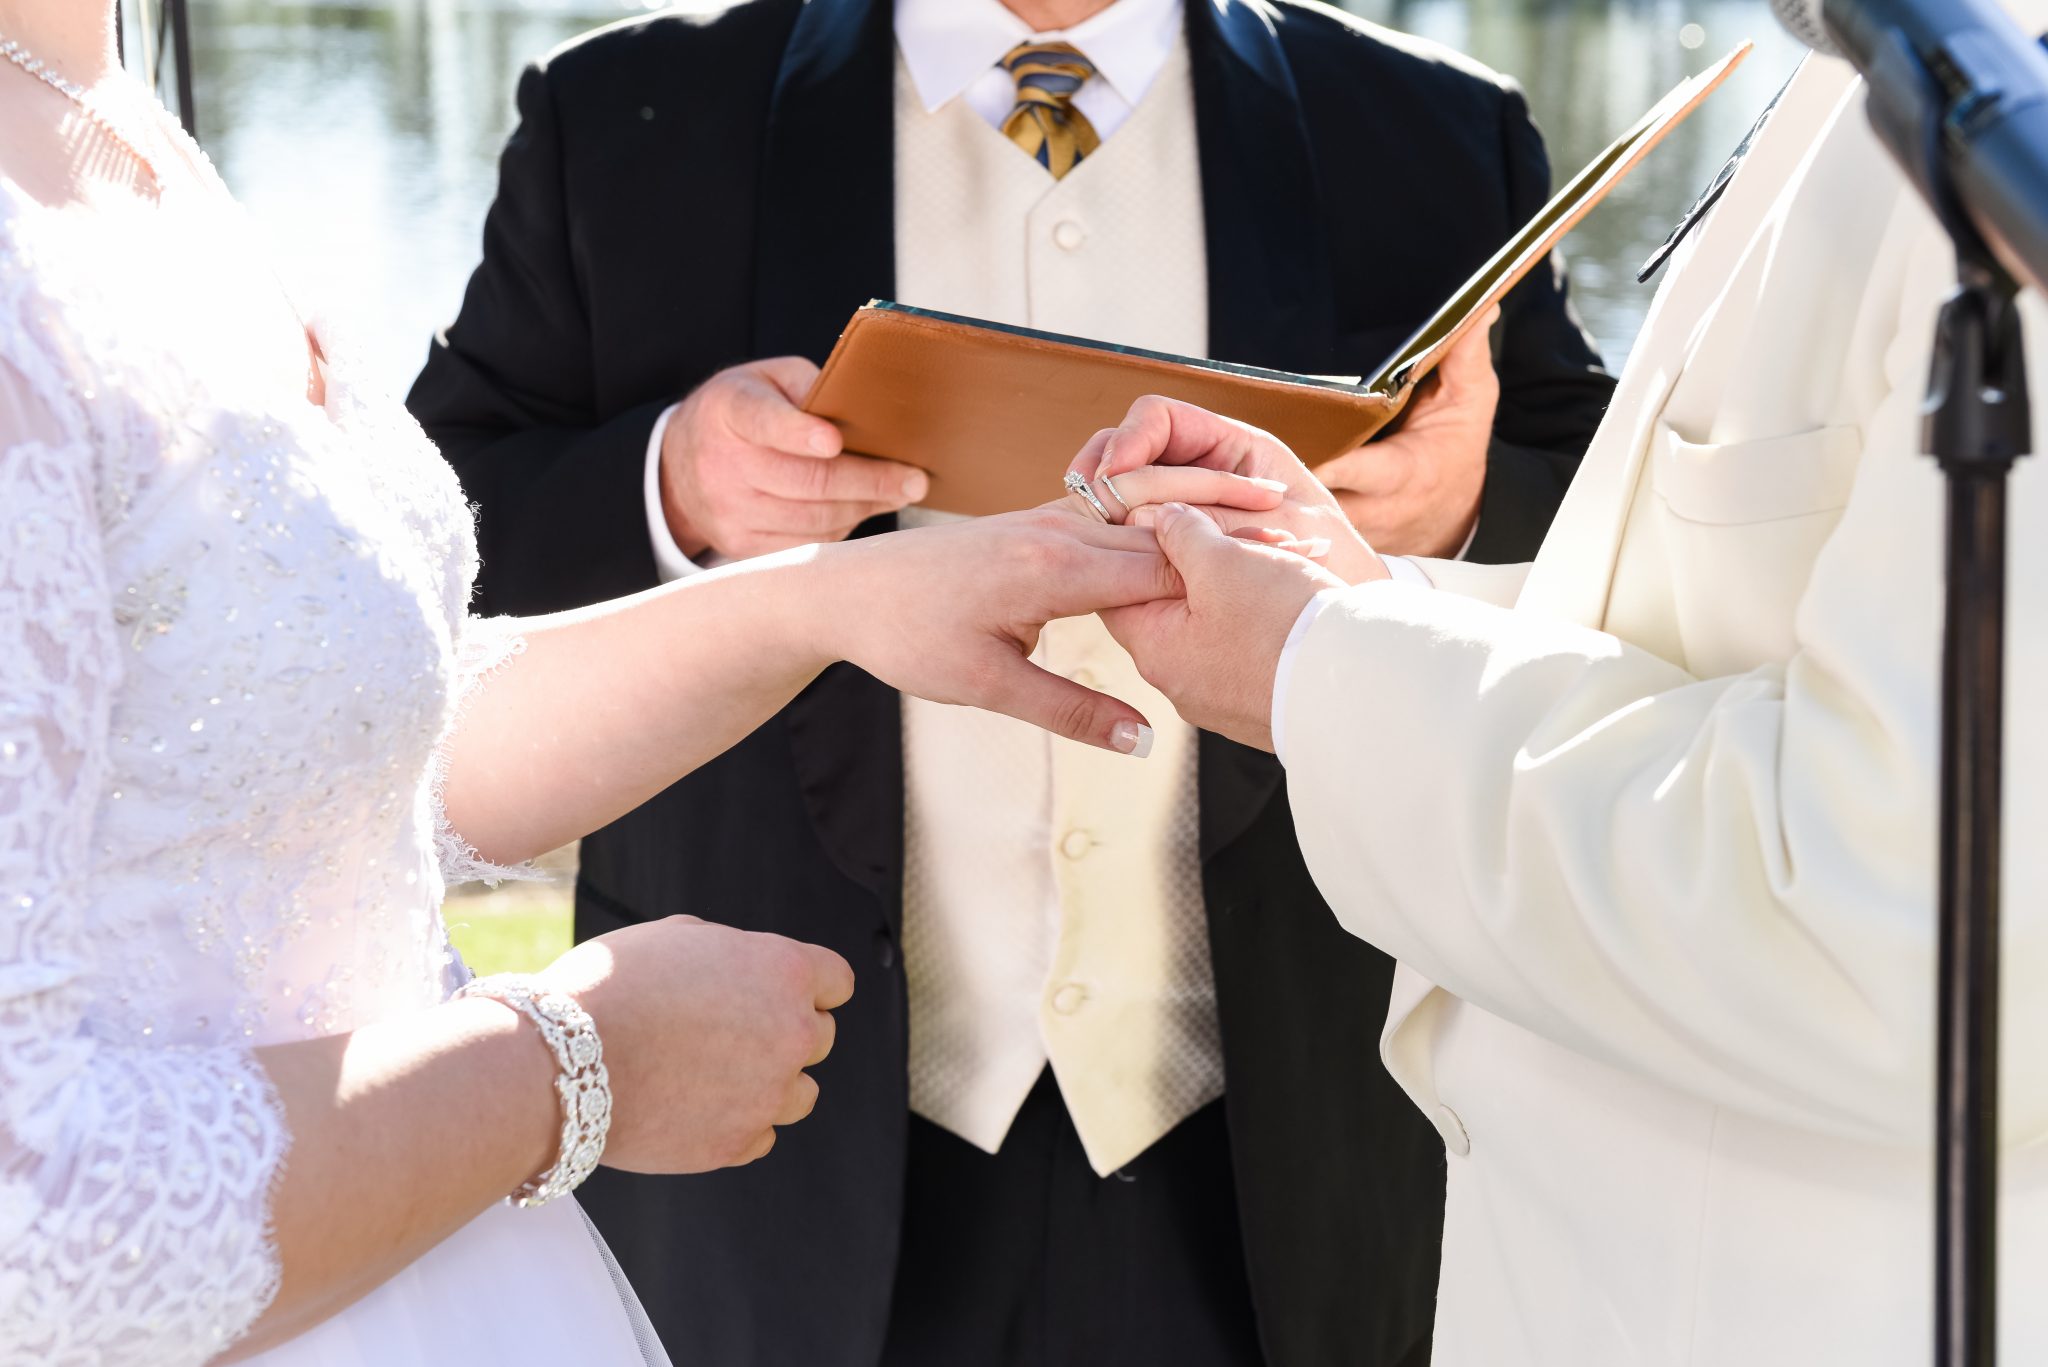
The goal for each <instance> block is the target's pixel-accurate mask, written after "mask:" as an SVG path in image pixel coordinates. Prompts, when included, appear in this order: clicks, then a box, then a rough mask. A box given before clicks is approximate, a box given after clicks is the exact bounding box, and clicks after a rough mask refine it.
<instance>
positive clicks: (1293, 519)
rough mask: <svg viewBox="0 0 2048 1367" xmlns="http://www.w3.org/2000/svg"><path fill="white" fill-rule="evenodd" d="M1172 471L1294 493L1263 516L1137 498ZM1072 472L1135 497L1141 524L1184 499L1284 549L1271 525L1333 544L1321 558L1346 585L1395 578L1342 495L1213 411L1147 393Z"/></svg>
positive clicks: (1254, 432)
mask: <svg viewBox="0 0 2048 1367" xmlns="http://www.w3.org/2000/svg"><path fill="white" fill-rule="evenodd" d="M1165 468H1174V469H1182V470H1187V469H1206V470H1211V471H1216V472H1228V473H1232V474H1237V475H1244V476H1250V477H1256V478H1259V479H1261V480H1262V481H1267V482H1272V483H1277V484H1278V485H1280V486H1281V487H1282V488H1284V489H1285V490H1286V495H1285V497H1284V499H1283V500H1282V501H1281V502H1280V503H1279V504H1278V505H1277V506H1275V507H1273V508H1272V509H1270V510H1267V511H1265V512H1263V513H1260V514H1250V513H1246V512H1244V511H1243V510H1241V509H1238V508H1232V507H1226V506H1218V505H1216V504H1215V503H1213V502H1211V501H1209V500H1205V499H1202V498H1199V497H1197V498H1189V497H1185V496H1183V495H1180V494H1169V495H1166V496H1165V497H1162V498H1157V499H1153V498H1145V499H1142V500H1141V499H1140V498H1139V497H1137V494H1138V492H1139V491H1140V489H1141V488H1142V486H1140V485H1139V484H1138V483H1137V482H1136V481H1139V480H1140V479H1141V478H1143V477H1146V476H1149V475H1152V474H1154V472H1156V471H1159V470H1162V469H1165ZM1068 469H1069V470H1070V471H1072V472H1073V473H1076V474H1079V475H1081V476H1082V477H1083V478H1086V479H1090V480H1091V481H1092V485H1091V487H1094V488H1102V487H1104V486H1105V485H1109V486H1113V487H1114V488H1115V489H1116V490H1118V491H1120V492H1122V494H1123V496H1124V497H1125V498H1126V499H1129V500H1130V504H1131V507H1132V509H1133V510H1134V511H1133V513H1132V515H1131V520H1132V521H1133V522H1134V523H1135V524H1136V525H1139V526H1149V525H1151V523H1152V522H1153V520H1154V519H1155V518H1156V517H1157V516H1158V508H1157V504H1159V503H1165V502H1176V503H1182V504H1186V505H1187V506H1189V507H1192V508H1195V509H1196V510H1198V511H1200V512H1202V513H1204V514H1206V515H1207V516H1208V517H1209V518H1210V519H1211V520H1213V521H1214V522H1216V524H1217V525H1218V526H1220V527H1222V528H1223V530H1225V531H1226V532H1230V533H1232V534H1234V535H1241V536H1242V535H1247V534H1248V533H1249V534H1250V537H1251V539H1255V540H1263V541H1267V542H1269V543H1273V544H1278V542H1277V540H1276V538H1273V537H1270V536H1261V535H1259V531H1260V529H1261V528H1262V527H1263V526H1264V525H1266V524H1269V523H1271V522H1276V521H1277V522H1279V523H1280V524H1282V525H1283V526H1284V527H1285V528H1286V529H1287V530H1288V531H1289V532H1291V533H1292V534H1293V535H1294V536H1295V537H1298V538H1303V539H1307V540H1312V541H1315V542H1327V543H1328V546H1329V552H1328V554H1327V555H1326V556H1323V557H1319V558H1320V559H1322V562H1323V564H1324V565H1325V566H1326V567H1327V568H1328V569H1329V570H1330V572H1331V573H1332V574H1335V575H1336V576H1337V577H1338V578H1340V579H1342V580H1344V581H1345V582H1346V583H1351V584H1362V583H1364V582H1365V581H1367V580H1369V579H1384V578H1386V577H1387V570H1386V566H1384V565H1383V564H1381V563H1380V558H1379V556H1378V555H1376V554H1375V553H1374V552H1373V549H1372V547H1371V546H1369V545H1367V544H1366V542H1365V538H1363V537H1361V536H1360V535H1359V534H1358V530H1357V528H1355V527H1353V526H1352V525H1351V519H1350V518H1349V517H1347V516H1345V513H1344V509H1343V507H1342V506H1341V505H1340V504H1339V503H1338V501H1337V496H1336V495H1335V494H1333V493H1331V492H1330V490H1329V489H1328V488H1327V487H1326V486H1325V485H1324V484H1323V482H1322V481H1321V480H1319V479H1317V478H1316V477H1315V475H1314V474H1313V473H1312V472H1310V470H1309V469H1308V467H1307V466H1305V465H1303V464H1302V463H1301V461H1300V460H1299V459H1297V458H1296V457H1295V454H1294V452H1293V451H1291V450H1289V449H1288V448H1287V446H1286V444H1285V443H1284V442H1281V441H1280V440H1279V439H1277V438H1275V437H1273V436H1270V435H1269V434H1267V433H1265V432H1262V431H1260V430H1259V429H1258V428H1256V427H1252V426H1249V425H1247V424H1245V423H1241V422H1238V421H1236V420H1234V419H1231V418H1225V417H1221V416H1219V415H1217V414H1215V413H1211V412H1210V411H1209V410H1208V409H1206V408H1197V407H1196V406H1195V405H1193V404H1191V403H1183V402H1181V401H1180V400H1178V399H1166V398H1160V397H1159V396H1157V395H1147V396H1146V397H1144V398H1142V399H1139V400H1138V401H1137V402H1136V403H1134V404H1132V405H1131V409H1130V412H1129V413H1128V414H1126V415H1125V417H1124V420H1123V423H1122V425H1121V426H1118V427H1110V428H1104V429H1103V430H1102V431H1100V432H1097V433H1096V434H1095V435H1094V436H1093V437H1092V438H1090V439H1089V441H1088V444H1087V445H1086V446H1084V447H1082V448H1081V452H1080V454H1079V455H1077V456H1075V457H1074V461H1073V464H1072V465H1070V466H1069V467H1068Z"/></svg>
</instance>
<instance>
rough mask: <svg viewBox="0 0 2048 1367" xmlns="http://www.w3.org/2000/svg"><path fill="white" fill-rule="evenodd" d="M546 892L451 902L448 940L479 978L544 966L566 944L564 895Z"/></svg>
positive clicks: (567, 930)
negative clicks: (540, 894)
mask: <svg viewBox="0 0 2048 1367" xmlns="http://www.w3.org/2000/svg"><path fill="white" fill-rule="evenodd" d="M549 891H550V892H551V893H552V895H551V896H547V897H536V896H533V895H532V894H531V893H527V894H525V895H517V894H515V895H507V894H506V893H503V892H499V893H487V894H484V895H481V896H470V897H457V898H454V899H452V900H450V901H449V903H448V908H447V917H448V938H449V939H451V940H453V941H454V942H455V947H456V948H457V949H458V950H460V951H462V957H463V959H464V960H466V961H467V962H468V964H469V966H470V968H471V969H473V970H475V971H476V973H477V974H478V975H479V976H481V975H483V974H485V973H533V972H536V971H538V970H540V969H543V968H546V967H547V966H548V965H549V964H551V963H553V962H554V961H555V959H556V958H558V957H559V956H560V955H561V954H562V953H564V952H565V951H566V950H567V949H568V948H569V943H570V933H569V897H568V892H567V890H566V889H562V890H559V891H557V890H554V889H550V890H549Z"/></svg>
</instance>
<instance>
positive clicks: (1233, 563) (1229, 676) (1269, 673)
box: [1102, 503, 1343, 750]
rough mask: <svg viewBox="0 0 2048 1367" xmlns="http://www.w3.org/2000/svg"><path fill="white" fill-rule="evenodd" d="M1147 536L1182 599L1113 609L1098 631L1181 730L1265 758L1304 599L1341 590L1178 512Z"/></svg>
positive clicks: (1315, 569) (1268, 550) (1272, 550)
mask: <svg viewBox="0 0 2048 1367" xmlns="http://www.w3.org/2000/svg"><path fill="white" fill-rule="evenodd" d="M1153 530H1154V532H1155V533H1156V535H1157V537H1158V541H1159V548H1160V551H1161V552H1162V553H1163V554H1164V555H1165V557H1166V559H1167V561H1168V563H1169V564H1171V565H1172V566H1173V569H1174V572H1175V573H1176V574H1177V575H1178V576H1179V578H1180V581H1181V583H1182V585H1183V586H1184V595H1185V596H1183V597H1180V598H1172V599H1164V600H1160V601H1157V602H1152V603H1144V604H1140V605H1137V606H1133V607H1126V608H1119V609H1112V610H1110V611H1108V612H1104V613H1103V614H1102V621H1103V624H1104V625H1105V626H1107V627H1108V628H1109V634H1110V635H1111V636H1114V637H1115V638H1116V640H1117V644H1119V645H1121V646H1122V647H1123V648H1124V649H1125V650H1127V651H1129V652H1130V653H1131V658H1132V659H1133V660H1134V661H1136V662H1137V666H1138V672H1139V673H1140V674H1141V675H1143V676H1144V678H1145V681H1146V682H1147V683H1149V684H1151V685H1152V686H1153V687H1154V688H1156V689H1158V690H1159V691H1160V692H1161V693H1164V694H1165V695H1166V696H1167V697H1168V698H1169V699H1171V700H1172V702H1173V705H1174V709H1175V710H1176V711H1178V712H1179V713H1180V714H1181V716H1182V717H1184V718H1186V719H1187V721H1188V722H1189V723H1190V724H1192V725H1194V726H1198V727H1201V728H1202V729H1203V730H1205V731H1214V732H1215V733H1216V734H1218V735H1221V736H1228V737H1229V738H1230V739H1232V740H1234V741H1238V742H1240V743H1242V744H1245V745H1251V746H1256V747H1257V748H1259V749H1261V750H1271V749H1272V748H1273V730H1272V718H1273V674H1274V672H1275V671H1276V670H1277V669H1278V668H1279V667H1280V652H1281V650H1282V648H1283V647H1285V645H1286V644H1287V634H1288V632H1289V631H1290V630H1292V629H1293V626H1294V622H1295V619H1296V618H1298V617H1300V616H1301V610H1302V609H1303V608H1304V607H1306V606H1307V605H1308V601H1309V599H1311V598H1313V597H1315V596H1316V594H1317V593H1319V592H1321V591H1322V590H1324V589H1326V588H1341V587H1343V581H1342V580H1341V579H1339V578H1337V576H1335V575H1333V574H1331V573H1330V572H1329V571H1328V570H1326V569H1324V568H1323V567H1322V566H1320V565H1319V564H1317V563H1316V562H1315V561H1313V560H1309V559H1307V558H1305V557H1304V556H1301V555H1298V554H1295V553H1294V552H1292V551H1288V550H1282V549H1280V548H1278V547H1274V546H1267V545H1261V544H1258V543H1257V542H1255V541H1249V540H1246V539H1244V538H1241V537H1235V536H1231V535H1228V534H1226V533H1225V532H1224V531H1223V530H1222V529H1221V528H1220V527H1218V526H1217V525H1216V522H1215V520H1214V519H1213V518H1211V517H1206V516H1204V515H1203V514H1202V513H1201V512H1199V511H1196V510H1194V509H1191V508H1188V507H1185V506H1184V505H1181V504H1178V503H1169V504H1167V505H1165V506H1164V507H1162V508H1160V509H1158V510H1157V516H1156V518H1155V521H1154V527H1153Z"/></svg>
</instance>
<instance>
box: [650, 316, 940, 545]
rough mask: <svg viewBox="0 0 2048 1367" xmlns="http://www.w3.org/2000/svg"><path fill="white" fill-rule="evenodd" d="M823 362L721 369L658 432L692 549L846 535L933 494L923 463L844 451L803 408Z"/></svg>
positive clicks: (681, 541) (670, 511)
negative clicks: (818, 364) (917, 465)
mask: <svg viewBox="0 0 2048 1367" xmlns="http://www.w3.org/2000/svg"><path fill="white" fill-rule="evenodd" d="M817 378H818V368H817V367H816V366H815V365H812V364H811V363H810V362H809V361H807V360H805V359H803V358H802V357H801V356H778V357H775V358H774V359H771V360H766V361H750V362H748V363H747V364H746V365H740V366H734V367H733V368H732V369H730V370H722V371H720V372H719V373H718V374H716V375H713V376H712V377H711V378H710V379H708V380H706V381H705V382H704V383H703V384H702V385H701V386H699V387H698V388H697V390H696V391H695V392H694V393H692V394H691V395H690V397H689V398H687V399H685V400H684V401H683V403H682V405H681V406H680V407H679V408H677V409H676V411H675V413H674V414H673V415H672V416H671V417H670V418H669V423H668V429H667V431H665V432H664V433H663V434H662V442H661V509H662V513H663V516H664V517H665V518H666V519H667V522H668V529H669V534H670V535H672V536H674V537H675V539H676V545H677V546H679V547H681V549H682V552H683V554H684V555H687V556H689V557H690V558H691V559H693V560H694V559H696V558H697V557H699V556H701V555H704V554H705V553H707V552H716V553H718V554H719V555H723V556H726V557H728V558H730V559H734V560H744V559H746V558H748V557H750V556H756V555H765V554H767V553H769V552H771V551H780V550H787V549H789V548H790V547H792V546H806V545H810V544H812V543H814V542H819V541H838V540H841V539H843V538H844V537H845V536H846V534H847V533H848V532H851V531H852V530H853V529H854V528H855V527H857V526H859V525H860V524H861V523H862V522H865V521H866V520H867V519H868V518H871V517H874V516H877V515H878V514H881V513H893V512H895V511H896V510H898V509H899V508H904V507H907V506H908V505H910V504H912V503H915V502H917V501H918V500H919V499H921V498H923V497H924V495H925V490H926V488H927V487H928V481H927V479H926V477H925V474H924V472H923V471H921V470H918V469H916V468H915V467H913V466H909V465H899V464H897V463H896V462H894V461H887V460H873V459H870V458H869V457H867V456H849V455H844V454H842V453H841V449H840V447H841V443H840V438H839V429H838V428H836V427H834V426H833V425H832V424H831V423H829V422H827V421H825V420H824V419H823V418H819V417H814V416H812V415H811V414H809V413H806V412H804V411H803V408H802V404H803V401H804V396H805V395H807V394H809V393H810V390H811V384H812V382H813V381H815V380H816V379H817Z"/></svg>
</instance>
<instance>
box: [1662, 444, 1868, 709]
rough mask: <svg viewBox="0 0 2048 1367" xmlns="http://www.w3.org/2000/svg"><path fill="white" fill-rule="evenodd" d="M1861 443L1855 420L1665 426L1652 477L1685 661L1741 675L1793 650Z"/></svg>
mask: <svg viewBox="0 0 2048 1367" xmlns="http://www.w3.org/2000/svg"><path fill="white" fill-rule="evenodd" d="M1862 449H1863V443H1862V436H1861V434H1860V433H1859V432H1858V431H1857V429H1855V428H1853V427H1822V428H1815V429H1814V430H1812V431H1808V432H1794V433H1788V434H1786V435H1783V436H1774V437H1761V438H1754V439H1750V440H1745V441H1735V442H1721V443H1715V444H1704V443H1700V442H1693V441H1688V440H1686V439H1685V438H1684V437H1681V436H1679V435H1678V433H1676V432H1674V431H1672V430H1671V429H1670V428H1669V427H1667V426H1662V425H1660V426H1659V427H1658V430H1657V436H1656V439H1655V445H1654V447H1653V449H1652V451H1651V479H1652V481H1653V486H1654V488H1655V491H1656V494H1657V499H1658V510H1657V511H1658V523H1659V528H1660V532H1661V539H1662V541H1663V543H1664V549H1665V554H1666V557H1667V560H1668V565H1669V571H1670V588H1671V605H1672V610H1673V616H1674V618H1675V622H1676V626H1677V630H1678V635H1679V641H1680V645H1681V648H1682V650H1683V652H1684V663H1685V666H1686V668H1688V669H1689V670H1691V671H1692V672H1693V673H1694V674H1697V675H1700V676H1701V677H1703V678H1707V677H1713V676H1717V675H1724V674H1736V673H1742V672H1744V671H1746V670H1750V669H1754V668H1756V667H1757V666H1759V665H1763V664H1769V663H1774V662H1779V661H1783V660H1784V659H1786V658H1787V657H1788V656H1789V655H1790V654H1791V653H1792V651H1793V648H1794V644H1795V641H1794V635H1793V617H1794V614H1795V612H1796V611H1797V609H1798V605H1799V599H1800V596H1801V595H1802V594H1803V593H1804V592H1805V589H1806V583H1807V580H1808V579H1809V578H1810V577H1811V575H1812V571H1813V562H1814V559H1815V557H1817V556H1818V555H1819V554H1820V549H1821V547H1822V546H1823V545H1824V544H1826V542H1827V539H1828V537H1829V536H1830V535H1831V534H1832V533H1833V532H1834V529H1835V524H1836V522H1838V521H1839V520H1840V518H1841V514H1842V508H1843V506H1844V505H1845V504H1847V503H1848V501H1849V490H1850V488H1851V486H1852V485H1853V484H1854V483H1855V479H1856V465H1857V461H1858V460H1859V458H1860V457H1861V455H1862Z"/></svg>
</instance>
